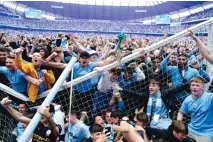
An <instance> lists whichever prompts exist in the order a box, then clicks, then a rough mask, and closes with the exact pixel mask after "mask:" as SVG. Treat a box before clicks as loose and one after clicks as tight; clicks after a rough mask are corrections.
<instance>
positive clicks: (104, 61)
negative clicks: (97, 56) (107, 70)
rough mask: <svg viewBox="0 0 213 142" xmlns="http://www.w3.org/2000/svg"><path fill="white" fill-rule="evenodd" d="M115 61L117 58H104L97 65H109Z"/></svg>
mask: <svg viewBox="0 0 213 142" xmlns="http://www.w3.org/2000/svg"><path fill="white" fill-rule="evenodd" d="M114 61H115V59H106V60H102V61H99V62H97V63H96V66H97V67H102V66H105V65H108V64H111V63H113V62H114Z"/></svg>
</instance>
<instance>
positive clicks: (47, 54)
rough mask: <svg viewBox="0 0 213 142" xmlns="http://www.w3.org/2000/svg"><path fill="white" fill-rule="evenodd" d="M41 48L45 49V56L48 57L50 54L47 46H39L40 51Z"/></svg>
mask: <svg viewBox="0 0 213 142" xmlns="http://www.w3.org/2000/svg"><path fill="white" fill-rule="evenodd" d="M40 50H44V51H45V55H44V58H47V57H48V56H49V55H50V54H49V51H48V49H47V48H46V47H45V46H42V47H39V49H38V51H39V52H40Z"/></svg>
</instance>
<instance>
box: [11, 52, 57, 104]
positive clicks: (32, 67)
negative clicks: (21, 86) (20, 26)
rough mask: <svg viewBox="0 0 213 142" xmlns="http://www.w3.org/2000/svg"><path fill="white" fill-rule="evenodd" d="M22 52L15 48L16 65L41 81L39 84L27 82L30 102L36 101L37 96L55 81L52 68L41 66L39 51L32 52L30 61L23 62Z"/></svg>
mask: <svg viewBox="0 0 213 142" xmlns="http://www.w3.org/2000/svg"><path fill="white" fill-rule="evenodd" d="M22 52H23V49H22V48H18V49H17V50H16V58H15V62H16V65H17V67H18V68H19V69H20V70H21V71H22V72H24V73H25V74H28V75H30V76H31V77H33V78H35V79H38V82H40V81H41V83H40V86H38V85H35V84H32V83H31V82H28V96H29V99H30V101H31V102H36V99H37V96H38V95H39V94H41V93H43V92H44V91H46V90H48V89H50V88H51V84H53V83H54V82H55V77H54V74H53V72H52V70H48V69H47V70H46V69H42V68H41V67H42V66H41V65H42V64H41V62H40V60H41V54H40V53H34V54H33V56H32V63H28V64H25V63H24V62H23V60H22V57H21V53H22ZM43 80H44V81H43Z"/></svg>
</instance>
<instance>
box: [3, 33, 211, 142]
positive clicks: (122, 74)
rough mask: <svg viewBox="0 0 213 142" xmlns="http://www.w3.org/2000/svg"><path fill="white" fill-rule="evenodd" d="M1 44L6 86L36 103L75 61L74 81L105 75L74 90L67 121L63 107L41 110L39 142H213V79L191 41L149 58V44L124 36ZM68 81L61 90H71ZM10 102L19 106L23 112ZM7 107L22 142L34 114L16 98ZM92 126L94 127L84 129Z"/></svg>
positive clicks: (5, 103)
mask: <svg viewBox="0 0 213 142" xmlns="http://www.w3.org/2000/svg"><path fill="white" fill-rule="evenodd" d="M122 37H123V38H122ZM164 38H166V37H164ZM204 42H206V41H205V40H204ZM0 43H1V47H0V64H1V67H0V72H1V74H0V77H1V81H0V82H1V83H2V84H5V85H8V86H11V88H12V89H14V91H17V92H19V93H21V94H23V95H25V96H28V97H29V100H30V101H31V102H32V103H36V102H37V98H38V96H40V95H41V94H42V93H43V92H45V91H47V90H49V89H51V88H52V86H53V85H54V83H55V82H56V81H57V80H58V78H59V77H60V75H61V73H62V72H63V70H64V68H65V67H66V66H67V63H68V62H69V61H70V59H71V58H72V57H78V62H76V63H75V64H74V67H73V70H72V71H73V78H74V79H76V78H78V77H81V76H83V75H86V74H88V73H90V72H92V71H93V70H96V71H98V72H99V73H100V74H99V75H98V76H95V77H92V78H91V79H88V80H86V81H83V82H82V83H80V84H77V85H75V86H74V91H73V92H74V93H73V98H74V100H73V101H72V110H71V112H69V113H68V114H67V116H65V115H64V113H63V112H61V110H60V105H63V104H51V105H50V106H48V107H38V109H37V112H39V113H40V114H42V115H43V117H42V119H41V121H40V124H39V125H38V126H37V127H36V130H35V131H34V134H33V135H32V137H31V140H32V141H33V142H37V141H39V142H43V141H50V142H54V141H56V140H57V141H65V142H70V141H72V142H82V141H84V142H90V141H92V142H106V141H107V142H113V141H116V142H122V141H128V142H143V141H145V142H148V141H150V140H153V141H156V139H162V141H163V140H164V141H168V142H195V141H197V142H201V141H202V142H204V141H205V142H212V139H213V135H212V132H213V121H212V118H213V112H212V111H213V97H212V94H210V93H207V92H204V94H203V93H202V92H203V90H204V84H206V83H209V82H210V81H211V79H210V78H211V77H210V75H209V74H208V73H207V72H206V65H205V64H204V57H203V56H202V55H201V54H200V52H199V48H197V47H196V42H195V41H193V40H191V39H190V38H187V37H185V38H182V39H180V40H177V41H174V42H173V43H172V44H169V45H167V46H165V47H162V48H160V49H157V50H154V51H152V52H150V53H144V48H146V47H147V46H149V45H150V44H151V43H150V41H149V39H147V38H146V39H143V40H136V39H134V38H130V39H129V38H125V35H123V34H120V35H119V36H118V37H117V38H107V39H105V38H102V37H87V38H78V37H76V36H74V35H73V34H67V35H65V34H63V33H58V35H57V36H55V37H48V38H47V37H37V38H36V37H25V36H21V35H20V36H15V37H8V36H6V35H5V34H3V33H1V35H0ZM132 53H138V55H139V57H138V58H137V59H135V60H131V61H129V62H127V63H124V64H121V66H120V67H116V68H113V69H111V70H109V71H106V70H105V69H104V66H106V65H108V64H111V63H113V62H116V61H117V62H120V60H121V59H122V58H123V57H125V56H128V55H130V54H132ZM68 78H70V77H68ZM67 81H69V79H67V80H66V81H64V83H63V85H62V87H64V88H66V87H67ZM135 84H137V85H140V89H141V90H140V91H139V90H136V89H133V88H132V86H134V85H135ZM207 89H208V88H207ZM202 94H203V95H202ZM200 95H202V97H200ZM125 96H126V98H125ZM194 97H195V98H194ZM1 98H2V96H1ZM130 98H133V99H134V101H135V103H134V104H133V106H129V105H130V104H128V101H125V99H127V100H129V99H130ZM196 98H197V99H196ZM11 102H13V103H15V104H17V105H18V111H17V110H15V109H14V108H12V107H11V106H10V104H11ZM136 102H137V103H138V104H139V106H138V108H137V109H136V111H135V115H128V114H129V112H126V110H128V109H127V107H133V108H135V106H134V105H136ZM1 104H2V106H3V107H4V108H5V109H6V110H7V111H8V112H9V113H10V114H11V115H12V117H14V118H15V119H16V120H18V121H19V122H18V124H17V128H16V134H15V135H16V136H17V139H19V138H20V136H21V135H22V134H23V132H24V129H25V128H26V126H27V124H28V123H30V120H31V119H30V118H31V117H32V116H33V115H32V114H30V112H29V108H28V106H27V105H26V104H25V103H24V102H22V101H20V100H19V99H17V98H15V97H12V96H10V99H8V98H4V99H3V100H2V101H1ZM67 111H68V110H67ZM178 111H179V113H178V116H177V114H175V113H177V112H178ZM79 112H81V114H79ZM103 113H104V119H103V118H102V117H103V115H102V114H103ZM183 114H184V115H183ZM185 114H190V116H191V121H190V123H189V125H188V127H187V126H186V124H185V123H184V121H182V120H183V119H185V118H186V117H187V115H185ZM174 116H175V119H176V116H177V120H174ZM87 119H90V122H91V124H90V127H88V126H87V125H86V124H85V123H84V122H85V121H86V120H87ZM172 120H173V121H172ZM187 123H188V122H187ZM188 129H189V132H188ZM31 140H29V141H31ZM11 141H12V140H11ZM14 141H16V140H14Z"/></svg>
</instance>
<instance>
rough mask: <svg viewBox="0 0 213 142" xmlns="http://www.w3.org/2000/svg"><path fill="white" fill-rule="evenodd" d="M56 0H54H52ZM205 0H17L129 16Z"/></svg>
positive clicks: (85, 15) (63, 12) (85, 13)
mask: <svg viewBox="0 0 213 142" xmlns="http://www.w3.org/2000/svg"><path fill="white" fill-rule="evenodd" d="M55 1H58V0H55ZM204 2H206V1H186V2H185V1H167V2H165V1H143V0H120V1H118V0H117V1H116V2H115V0H114V1H112V0H72V1H63V2H53V1H17V4H24V5H26V6H28V7H32V8H35V9H39V10H42V11H46V12H48V13H53V14H54V15H60V16H62V17H69V18H73V19H96V20H120V21H121V20H132V19H143V18H146V17H153V16H156V15H162V14H167V13H170V12H173V11H179V10H181V9H188V8H189V7H192V6H195V5H201V4H203V3H204Z"/></svg>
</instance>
